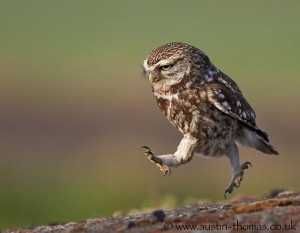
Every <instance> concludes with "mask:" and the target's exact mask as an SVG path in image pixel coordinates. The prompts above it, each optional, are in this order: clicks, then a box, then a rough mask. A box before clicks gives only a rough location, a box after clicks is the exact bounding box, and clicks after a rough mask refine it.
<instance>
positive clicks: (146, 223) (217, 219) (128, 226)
mask: <svg viewBox="0 0 300 233" xmlns="http://www.w3.org/2000/svg"><path fill="white" fill-rule="evenodd" d="M287 231H289V232H300V193H299V192H292V191H282V192H278V191H274V192H272V193H270V194H269V195H268V196H265V197H262V198H259V199H257V198H256V199H254V198H247V197H242V196H238V197H235V198H234V199H230V200H225V201H222V202H215V203H214V202H209V201H198V202H197V203H194V204H191V205H186V206H182V207H179V208H176V209H174V210H170V211H164V210H161V209H157V210H155V211H153V212H151V213H137V214H133V215H119V216H115V217H108V218H95V219H88V220H85V221H81V222H69V223H65V224H57V225H47V226H38V227H33V228H30V229H9V230H5V231H3V232H5V233H11V232H17V233H23V232H24V233H25V232H26V233H65V232H67V233H75V232H76V233H80V232H86V233H95V232H108V233H109V232H126V233H129V232H132V233H135V232H152V233H154V232H276V233H278V232H287Z"/></svg>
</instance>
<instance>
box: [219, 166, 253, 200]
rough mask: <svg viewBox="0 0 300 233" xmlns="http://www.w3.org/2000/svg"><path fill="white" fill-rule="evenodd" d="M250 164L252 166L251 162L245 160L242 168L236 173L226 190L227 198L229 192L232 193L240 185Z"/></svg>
mask: <svg viewBox="0 0 300 233" xmlns="http://www.w3.org/2000/svg"><path fill="white" fill-rule="evenodd" d="M249 166H250V167H252V164H251V163H250V162H245V163H243V164H242V165H241V166H240V170H238V171H237V172H235V173H234V175H233V177H232V178H231V181H230V183H229V185H228V186H227V188H226V190H225V192H224V197H225V199H226V195H227V193H232V192H233V190H234V189H235V188H238V187H240V185H241V181H242V180H243V175H244V170H246V169H248V168H249Z"/></svg>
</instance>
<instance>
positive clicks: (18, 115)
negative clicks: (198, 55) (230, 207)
mask: <svg viewBox="0 0 300 233" xmlns="http://www.w3.org/2000/svg"><path fill="white" fill-rule="evenodd" d="M299 9H300V2H299V1H296V0H294V1H292V0H291V1H274V0H267V1H258V0H255V1H248V2H241V1H216V0H214V1H212V0H209V1H174V0H172V1H171V0H167V1H158V0H154V1H137V0H136V1H96V0H94V1H92V0H89V1H82V0H81V1H79V0H64V1H58V0H53V1H37V0H36V1H34V0H27V1H21V0H20V1H15V0H1V1H0V82H1V84H0V95H1V98H0V229H4V228H8V227H24V226H34V225H38V224H46V223H51V222H62V221H77V220H82V219H86V218H92V217H97V216H104V215H112V214H113V213H115V212H116V211H120V210H123V211H128V210H130V209H144V208H149V207H151V206H156V205H161V204H168V205H171V204H174V203H182V202H185V201H187V200H192V199H214V200H223V192H224V190H225V187H226V186H227V184H228V182H229V178H230V166H229V161H227V159H226V158H220V159H211V160H205V159H201V158H196V157H195V158H194V159H193V161H192V162H191V163H189V164H187V165H184V166H182V167H180V168H178V169H173V172H172V175H171V176H167V177H163V176H162V174H161V173H160V172H159V170H158V169H157V168H156V167H154V166H153V164H151V163H150V162H149V161H148V160H147V159H146V158H145V156H144V154H143V152H144V150H143V149H141V148H140V146H142V145H148V146H150V147H151V148H152V149H153V150H154V151H155V152H156V153H158V154H163V153H170V152H174V151H175V150H176V147H177V145H178V142H179V141H180V138H181V135H180V133H179V132H177V130H176V129H175V128H174V127H173V126H172V125H171V124H170V123H169V122H167V120H166V119H165V118H164V117H163V115H162V114H161V112H160V111H159V109H158V108H157V106H156V103H155V102H154V99H153V97H152V95H151V88H150V84H149V83H148V81H147V80H146V79H145V78H144V77H143V76H142V66H141V65H142V63H143V60H144V59H145V58H146V56H147V55H148V53H149V52H150V51H151V50H152V49H154V48H155V47H157V46H159V45H161V44H163V43H166V42H171V41H183V42H186V43H190V44H192V45H194V46H196V47H199V48H201V49H202V50H203V51H204V52H206V53H207V54H208V55H209V57H210V58H211V60H212V61H213V63H214V64H215V65H216V66H217V67H218V68H220V69H221V70H222V71H224V72H225V73H226V74H228V75H229V76H230V77H232V78H233V79H234V80H235V81H236V82H237V83H238V84H239V86H240V88H241V89H242V91H243V93H244V95H245V96H246V98H247V99H248V100H249V102H250V103H251V105H252V106H253V107H254V108H255V109H256V113H257V116H258V117H257V123H258V125H259V126H260V127H261V128H262V129H263V130H265V131H267V132H268V133H269V135H270V139H271V142H272V144H273V145H274V146H275V147H276V148H277V149H278V150H279V152H280V154H281V155H280V156H279V157H271V156H265V155H261V154H260V153H259V152H256V151H254V150H252V149H244V148H241V150H240V151H241V154H242V155H241V160H242V161H248V160H249V161H251V162H252V164H253V168H251V169H249V170H247V172H246V176H245V180H244V182H243V184H242V186H241V188H239V189H238V190H236V191H235V193H234V195H237V194H247V195H255V196H259V195H263V194H265V193H267V192H268V191H269V190H271V189H272V188H294V189H299V188H300V184H299V175H300V173H299V163H300V156H299V148H300V143H299V138H300V125H299V112H300V109H299V106H300V104H299V101H300V97H299V85H300V81H299V71H300V65H299V56H300V45H299V41H300V26H299V22H300V14H299Z"/></svg>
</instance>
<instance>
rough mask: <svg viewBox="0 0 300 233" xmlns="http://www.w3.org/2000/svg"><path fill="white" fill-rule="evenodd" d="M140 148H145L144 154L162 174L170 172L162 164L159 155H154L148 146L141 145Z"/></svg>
mask: <svg viewBox="0 0 300 233" xmlns="http://www.w3.org/2000/svg"><path fill="white" fill-rule="evenodd" d="M142 148H144V149H146V151H145V155H146V156H147V158H148V159H149V160H150V161H151V162H152V163H154V164H155V165H156V166H158V167H159V169H160V170H161V171H162V173H163V174H164V176H165V175H167V174H169V175H170V174H171V169H170V168H169V167H168V166H166V165H163V163H162V160H161V159H160V158H159V157H157V156H155V155H154V154H153V152H152V151H151V150H150V148H149V147H148V146H142Z"/></svg>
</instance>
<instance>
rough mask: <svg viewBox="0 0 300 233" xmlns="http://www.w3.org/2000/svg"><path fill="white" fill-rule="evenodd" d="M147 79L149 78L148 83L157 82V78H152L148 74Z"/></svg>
mask: <svg viewBox="0 0 300 233" xmlns="http://www.w3.org/2000/svg"><path fill="white" fill-rule="evenodd" d="M148 78H149V81H150V83H154V82H157V81H158V80H159V78H157V77H156V76H153V75H152V74H149V77H148Z"/></svg>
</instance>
